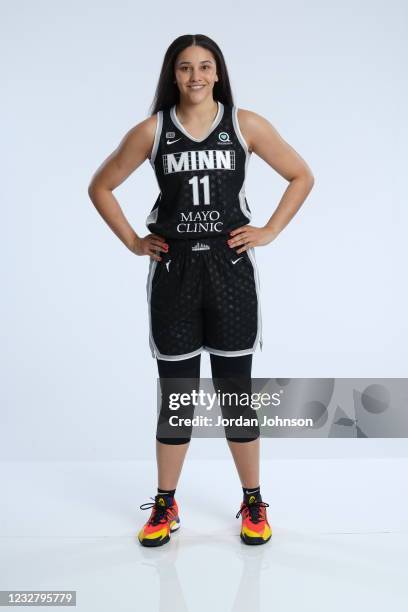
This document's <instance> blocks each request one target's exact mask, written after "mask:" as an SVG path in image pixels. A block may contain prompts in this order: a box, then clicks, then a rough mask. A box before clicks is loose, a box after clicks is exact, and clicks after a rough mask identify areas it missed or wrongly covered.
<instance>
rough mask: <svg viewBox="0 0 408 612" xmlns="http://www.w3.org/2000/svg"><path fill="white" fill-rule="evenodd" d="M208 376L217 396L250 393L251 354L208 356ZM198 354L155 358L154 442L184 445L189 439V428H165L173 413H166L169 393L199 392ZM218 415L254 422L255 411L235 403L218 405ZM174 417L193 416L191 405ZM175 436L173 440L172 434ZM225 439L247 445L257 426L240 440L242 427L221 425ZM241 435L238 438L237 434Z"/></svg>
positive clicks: (246, 431)
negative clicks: (157, 402) (156, 409)
mask: <svg viewBox="0 0 408 612" xmlns="http://www.w3.org/2000/svg"><path fill="white" fill-rule="evenodd" d="M210 360H211V374H212V379H213V384H214V390H215V392H217V391H220V392H221V393H230V394H231V393H244V392H245V393H248V395H250V394H251V371H252V354H249V355H240V356H237V357H224V356H221V355H213V354H212V353H210ZM200 365H201V354H199V355H196V356H195V357H191V358H190V359H181V360H178V361H167V360H163V359H157V367H158V371H159V378H160V389H161V395H162V398H161V406H160V413H159V417H158V422H157V431H156V439H157V440H158V441H159V442H162V443H163V444H185V443H186V442H189V441H190V439H191V432H192V427H187V426H183V427H173V426H171V425H169V417H170V416H174V414H175V411H174V410H170V408H169V405H170V394H172V393H177V394H179V393H191V391H192V390H193V389H195V390H197V391H198V390H199V381H200ZM220 408H221V411H222V416H223V417H224V418H228V419H231V418H232V417H234V418H235V417H239V416H240V415H242V416H243V417H246V418H251V419H254V418H255V419H256V412H255V411H254V410H252V409H251V408H249V407H248V406H241V405H240V404H239V402H238V403H235V404H234V403H233V402H232V403H231V404H230V403H222V402H221V404H220ZM177 415H178V416H179V417H184V418H192V417H193V416H194V406H193V405H188V406H184V407H180V408H179V409H178V410H177ZM175 431H176V433H178V434H179V437H174V432H175ZM224 431H225V437H226V438H227V440H230V441H232V442H250V441H251V440H256V439H257V438H259V425H252V426H249V427H246V428H245V437H242V434H243V431H244V430H243V428H242V427H238V426H233V425H231V426H230V425H226V426H224ZM240 434H241V435H240Z"/></svg>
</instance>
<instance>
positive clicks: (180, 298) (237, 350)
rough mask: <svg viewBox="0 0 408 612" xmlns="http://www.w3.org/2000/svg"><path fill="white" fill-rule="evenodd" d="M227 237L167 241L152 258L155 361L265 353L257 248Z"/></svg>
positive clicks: (151, 317)
mask: <svg viewBox="0 0 408 612" xmlns="http://www.w3.org/2000/svg"><path fill="white" fill-rule="evenodd" d="M227 240H228V236H215V237H211V238H200V239H199V240H198V239H166V242H167V244H168V245H169V249H168V253H163V252H161V253H160V255H161V257H162V260H161V261H156V260H155V259H153V258H150V264H149V272H148V278H147V283H146V290H147V302H148V310H149V344H150V349H151V352H152V357H154V358H157V359H164V360H168V361H172V360H179V359H188V358H190V357H194V356H195V355H198V354H199V353H201V352H202V351H203V350H205V351H207V352H209V353H214V354H215V355H225V356H227V357H234V356H238V355H247V354H249V353H254V352H255V350H256V347H257V344H258V342H259V344H260V348H261V350H262V320H261V304H260V284H259V274H258V269H257V265H256V261H255V253H254V248H250V249H248V250H247V251H244V252H242V253H239V254H238V253H237V252H236V250H237V248H239V247H236V248H235V249H233V248H231V247H229V246H228V244H227Z"/></svg>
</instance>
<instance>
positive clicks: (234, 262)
mask: <svg viewBox="0 0 408 612" xmlns="http://www.w3.org/2000/svg"><path fill="white" fill-rule="evenodd" d="M240 259H242V257H238V259H235V261H234V260H233V259H231V262H232V263H233V264H236V263H237V262H238V261H239V260H240Z"/></svg>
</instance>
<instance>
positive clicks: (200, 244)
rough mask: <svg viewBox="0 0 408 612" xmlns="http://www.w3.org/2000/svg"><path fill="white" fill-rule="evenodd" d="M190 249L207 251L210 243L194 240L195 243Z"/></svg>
mask: <svg viewBox="0 0 408 612" xmlns="http://www.w3.org/2000/svg"><path fill="white" fill-rule="evenodd" d="M191 250H192V251H209V250H210V245H209V244H204V243H203V242H196V244H195V245H194V246H193V247H191Z"/></svg>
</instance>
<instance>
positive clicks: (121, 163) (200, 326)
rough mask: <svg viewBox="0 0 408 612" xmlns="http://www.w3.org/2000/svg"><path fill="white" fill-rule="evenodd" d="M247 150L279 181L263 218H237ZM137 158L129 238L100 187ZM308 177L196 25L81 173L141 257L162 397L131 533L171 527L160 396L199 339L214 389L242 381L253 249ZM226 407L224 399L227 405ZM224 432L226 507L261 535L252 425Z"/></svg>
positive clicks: (151, 541)
mask: <svg viewBox="0 0 408 612" xmlns="http://www.w3.org/2000/svg"><path fill="white" fill-rule="evenodd" d="M253 152H254V153H256V154H257V155H259V156H260V157H261V158H262V159H263V160H264V161H265V162H266V163H268V164H269V165H270V166H271V167H272V168H273V169H274V170H275V171H276V172H278V173H279V174H280V175H281V176H283V177H284V178H285V179H287V180H288V181H289V185H288V187H287V189H286V191H285V193H284V194H283V197H282V199H281V201H280V203H279V205H278V207H277V208H276V210H275V211H274V213H273V214H272V216H271V218H270V219H269V220H268V222H267V223H266V224H265V225H264V226H263V227H254V226H252V225H250V224H249V221H250V219H251V211H250V208H249V206H248V202H247V199H246V197H245V173H246V168H247V164H248V161H249V157H250V155H251V153H253ZM146 159H149V160H150V163H151V165H152V167H153V169H154V171H155V174H156V177H157V180H158V183H159V187H160V194H159V196H158V198H157V200H156V203H155V204H154V206H153V208H152V210H151V212H150V214H149V216H148V217H147V220H146V226H147V228H148V229H149V231H150V233H149V234H148V235H146V236H144V237H141V236H138V235H137V234H136V232H135V231H134V229H133V228H132V227H131V226H130V224H129V223H128V221H127V219H126V218H125V216H124V214H123V212H122V210H121V208H120V205H119V203H118V202H117V200H116V199H115V197H114V196H113V193H112V191H113V190H114V189H115V188H116V187H118V185H120V184H121V183H122V182H123V181H124V180H125V179H126V178H127V177H128V176H129V175H130V174H131V173H132V172H133V171H134V170H135V169H136V168H138V167H139V166H140V165H141V164H142V163H143V162H144V161H145V160H146ZM313 183H314V178H313V175H312V173H311V171H310V168H309V167H308V165H307V164H306V162H305V161H304V160H303V159H302V158H301V157H300V156H299V155H298V154H297V153H296V152H295V151H294V150H293V149H292V148H291V147H290V146H289V145H288V144H287V143H286V142H285V141H284V140H283V139H282V138H281V137H280V136H279V134H278V133H277V131H276V130H275V129H274V128H273V126H272V125H271V124H270V123H269V122H268V121H267V120H266V119H264V118H263V117H261V116H259V115H258V114H256V113H254V112H251V111H248V110H243V109H237V107H236V106H235V105H234V103H233V97H232V93H231V88H230V82H229V77H228V72H227V68H226V64H225V60H224V57H223V54H222V52H221V50H220V48H219V47H218V45H217V44H216V43H215V42H214V41H212V40H211V39H210V38H208V37H206V36H203V35H185V36H180V37H179V38H177V39H176V40H174V42H173V43H172V44H171V45H170V47H169V48H168V50H167V52H166V55H165V57H164V61H163V66H162V70H161V74H160V78H159V82H158V86H157V91H156V96H155V103H154V106H153V111H152V114H151V116H150V117H149V118H148V119H146V120H144V121H142V122H141V123H139V124H138V125H136V126H135V127H133V128H132V129H131V130H130V131H129V132H128V133H127V134H126V135H125V137H124V138H123V139H122V141H121V143H120V144H119V146H118V148H117V149H116V150H115V151H114V152H113V153H112V154H111V155H110V156H109V157H108V158H107V159H106V161H105V162H104V163H103V164H102V165H101V167H100V168H99V169H98V170H97V171H96V173H95V174H94V176H93V178H92V181H91V184H90V186H89V195H90V198H91V200H92V202H93V204H94V205H95V207H96V208H97V210H98V211H99V213H100V214H101V215H102V217H103V218H104V220H105V221H106V223H108V225H109V226H110V228H111V229H112V230H113V232H115V234H116V235H117V236H118V238H119V239H120V240H121V241H122V242H123V243H124V244H125V246H127V247H128V248H129V249H130V250H131V251H132V252H133V253H135V254H136V255H139V256H148V257H149V258H150V262H149V273H148V278H147V298H148V304H149V343H150V348H151V351H152V356H153V357H154V358H156V360H157V366H158V372H159V377H160V382H161V390H162V403H161V408H160V414H159V418H158V424H157V432H156V456H157V469H158V489H157V495H156V496H155V498H154V503H152V504H145V505H144V506H141V508H145V509H147V508H152V512H151V516H150V518H149V520H148V521H147V522H146V524H145V525H144V527H143V528H142V529H141V530H140V532H139V535H138V537H139V541H140V543H141V544H142V545H144V546H161V545H163V544H165V543H166V542H168V541H169V540H170V534H171V532H172V531H175V530H177V529H178V528H179V526H180V519H179V510H178V506H177V503H176V500H175V491H176V486H177V483H178V479H179V476H180V472H181V469H182V465H183V462H184V458H185V455H186V452H187V449H188V446H189V442H190V438H191V426H187V425H184V426H180V427H179V428H178V429H177V430H176V431H175V430H174V427H173V426H172V427H170V425H169V416H170V415H171V413H170V410H169V395H170V393H171V392H172V391H174V390H175V389H177V390H178V391H180V389H183V390H184V391H185V390H186V388H187V387H188V389H189V390H190V391H191V390H192V388H195V387H196V386H198V385H199V379H200V358H201V352H202V351H203V350H206V351H207V352H209V354H210V359H211V369H212V376H213V380H214V381H216V382H217V383H220V385H218V388H219V387H220V386H221V388H222V390H231V389H237V388H238V387H237V385H238V386H239V388H241V389H242V388H245V389H248V388H250V381H251V369H252V355H253V353H254V352H255V350H256V347H257V345H258V342H259V344H260V347H261V349H262V329H261V326H262V323H261V310H260V299H259V278H258V271H257V267H256V262H255V253H254V248H255V247H259V246H265V245H267V244H269V243H270V242H272V241H273V240H274V239H275V238H276V236H277V235H278V234H279V233H280V232H281V231H282V230H283V229H284V227H285V226H286V225H287V224H288V223H289V221H290V220H291V218H292V217H293V216H294V215H295V213H296V212H297V210H298V209H299V208H300V206H301V205H302V203H303V202H304V200H305V199H306V197H307V195H308V194H309V192H310V190H311V189H312V186H313ZM189 385H190V387H189ZM221 408H222V410H223V414H227V413H228V412H227V409H226V407H225V406H221ZM193 410H194V407H193V405H192V404H190V405H188V406H186V407H184V408H183V411H182V414H183V416H187V417H188V416H192V414H193ZM238 413H239V410H238V408H237V406H235V407H234V409H233V410H232V413H231V412H229V413H228V414H229V415H231V414H235V415H236V414H238ZM172 414H174V413H172ZM180 421H181V419H180ZM225 435H226V438H227V440H228V445H229V448H230V450H231V453H232V456H233V459H234V462H235V465H236V468H237V471H238V474H239V477H240V480H241V484H242V488H243V500H242V503H241V507H240V510H239V512H238V514H237V518H238V516H239V515H241V517H242V519H241V520H242V525H241V534H240V535H241V539H242V541H243V542H244V543H245V544H264V543H266V542H268V541H269V539H270V537H271V533H272V532H271V528H270V525H269V523H268V520H267V515H266V510H265V508H266V507H267V506H268V504H266V503H265V502H263V500H262V496H261V492H260V482H259V442H260V440H259V428H258V427H257V426H256V425H255V426H252V427H249V428H246V429H245V430H244V429H239V428H234V427H233V426H232V425H231V427H227V426H226V427H225ZM152 499H153V498H152Z"/></svg>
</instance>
